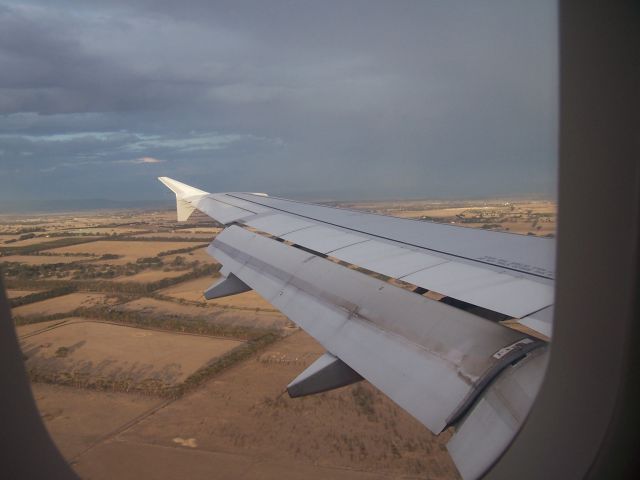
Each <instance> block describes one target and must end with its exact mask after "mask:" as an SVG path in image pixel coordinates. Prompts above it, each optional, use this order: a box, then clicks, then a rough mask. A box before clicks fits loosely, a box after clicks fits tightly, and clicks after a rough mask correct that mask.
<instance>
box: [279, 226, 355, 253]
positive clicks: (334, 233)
mask: <svg viewBox="0 0 640 480" xmlns="http://www.w3.org/2000/svg"><path fill="white" fill-rule="evenodd" d="M282 238H284V239H285V240H289V241H290V242H293V243H297V244H298V245H302V246H303V247H306V248H309V249H311V250H314V251H316V252H320V253H329V252H331V251H333V250H336V249H338V248H342V247H346V246H347V245H353V244H354V243H360V242H364V241H365V240H367V238H366V237H364V236H360V235H354V234H352V233H346V232H344V231H342V230H338V229H337V228H331V227H324V226H320V225H317V226H313V227H309V228H304V229H302V230H296V231H295V232H292V233H288V234H287V235H283V236H282Z"/></svg>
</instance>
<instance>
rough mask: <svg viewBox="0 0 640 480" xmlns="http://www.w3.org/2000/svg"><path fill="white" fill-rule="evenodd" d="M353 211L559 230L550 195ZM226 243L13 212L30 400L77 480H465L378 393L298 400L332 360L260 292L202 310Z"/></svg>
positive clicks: (141, 219) (7, 235)
mask: <svg viewBox="0 0 640 480" xmlns="http://www.w3.org/2000/svg"><path fill="white" fill-rule="evenodd" d="M340 206H343V207H347V208H353V209H361V210H366V211H372V212H377V213H382V214H389V215H396V216H400V217H404V218H411V219H414V220H416V221H434V222H440V223H449V224H456V225H462V226H466V227H474V228H483V229H489V230H501V231H509V232H512V233H521V234H527V235H539V236H552V235H554V233H555V222H556V207H555V204H554V203H552V202H549V201H545V200H537V199H524V200H513V199H493V200H481V201H429V200H410V201H396V202H359V203H353V202H352V203H343V204H341V205H340ZM219 232H220V228H219V225H217V224H215V223H213V222H212V221H211V220H210V219H208V218H206V217H204V216H202V215H194V216H192V217H191V218H190V219H189V221H188V222H187V223H184V224H179V223H177V222H176V221H175V211H173V210H171V211H170V210H166V211H165V210H163V211H135V210H131V211H105V212H83V213H73V214H54V215H50V214H47V215H31V216H12V215H2V216H0V267H1V268H2V270H3V271H4V275H5V283H6V285H7V286H8V289H9V297H10V299H11V301H12V302H14V304H15V305H16V306H15V307H14V308H13V314H14V317H15V318H16V323H17V325H18V326H17V332H18V335H19V337H20V341H21V344H22V347H23V352H24V354H25V361H26V367H27V369H28V371H29V374H30V376H31V379H32V382H33V385H32V386H33V392H34V395H35V397H36V401H37V403H38V406H39V408H40V410H41V413H42V416H43V420H44V421H45V423H46V425H47V428H48V429H49V431H50V432H51V434H52V436H53V438H54V439H55V441H56V443H57V444H58V445H59V447H60V448H61V450H62V453H63V455H64V456H65V458H67V460H69V461H70V462H71V463H72V465H73V467H74V468H75V470H76V471H77V472H78V473H79V474H80V475H81V476H83V477H87V478H94V479H102V478H104V479H110V478H124V479H144V478H153V479H169V478H171V479H173V478H194V479H198V478H203V479H204V478H207V479H209V478H220V479H227V478H240V479H271V478H273V479H278V480H282V479H298V478H310V479H333V478H345V479H388V478H403V479H413V478H416V479H417V478H429V479H451V478H457V473H456V470H455V467H454V466H453V464H452V463H451V460H450V459H449V457H448V454H447V452H446V449H445V444H446V440H447V436H448V433H443V434H441V435H440V436H439V437H436V436H433V435H431V434H430V433H429V432H428V431H427V430H426V429H425V428H424V427H423V426H422V425H421V424H420V423H419V422H417V421H416V420H414V419H413V418H411V417H410V416H409V415H407V414H406V413H405V412H404V411H403V410H401V409H400V408H398V407H396V406H395V404H394V403H393V402H391V401H390V400H389V399H388V398H387V397H386V396H384V395H383V394H382V393H380V392H379V391H378V390H376V389H375V388H374V387H373V386H371V385H370V384H368V383H367V382H361V383H359V384H356V385H352V386H350V387H345V388H342V389H338V390H335V391H332V392H327V393H324V394H320V395H316V396H312V397H307V398H301V399H290V398H289V397H288V396H287V395H286V394H284V388H285V386H286V385H287V384H288V383H289V382H290V381H291V380H292V379H293V378H295V377H296V376H297V375H298V374H299V373H300V372H301V371H302V370H304V368H305V367H306V366H308V365H310V364H311V362H313V361H314V360H315V359H316V358H317V357H318V356H319V355H321V354H322V353H323V349H322V347H321V346H320V345H319V344H317V343H316V342H315V341H314V340H313V339H312V338H311V337H309V336H308V335H306V334H305V333H303V332H302V331H300V330H298V329H297V328H295V327H294V326H293V324H292V323H291V321H290V320H289V319H288V318H287V317H285V316H284V315H282V314H281V313H280V312H278V311H277V310H276V309H274V308H273V307H272V306H271V305H270V304H268V303H267V302H266V301H264V300H263V299H262V298H260V297H259V295H257V294H256V293H255V292H247V293H243V294H240V295H236V296H231V297H225V298H221V299H217V300H214V301H205V300H204V298H203V296H202V293H203V291H204V290H205V289H206V288H207V287H209V286H210V285H211V284H212V283H213V282H214V281H215V279H216V278H218V273H217V270H218V268H219V266H218V265H217V264H216V261H215V259H213V258H212V257H210V256H209V255H208V254H207V253H206V248H205V247H204V245H205V244H208V243H210V242H211V241H212V240H213V238H214V237H215V235H216V234H218V233H219ZM7 242H8V243H7ZM35 292H37V295H31V294H32V293H35ZM28 295H30V296H28ZM27 296H28V297H27ZM24 299H26V300H24ZM24 301H27V302H30V303H26V304H24V305H19V303H17V302H24ZM18 305H19V306H18ZM79 308H81V310H78V309H79ZM79 315H81V317H79ZM140 392H144V395H140Z"/></svg>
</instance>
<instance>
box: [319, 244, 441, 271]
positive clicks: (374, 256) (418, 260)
mask: <svg viewBox="0 0 640 480" xmlns="http://www.w3.org/2000/svg"><path fill="white" fill-rule="evenodd" d="M331 256H332V257H336V258H338V259H340V260H344V261H345V262H349V263H352V264H354V265H358V266H359V267H362V268H366V269H367V270H371V271H373V272H377V273H381V274H383V275H387V276H388V277H392V278H400V277H403V276H405V275H408V274H410V273H413V272H415V271H417V270H421V269H423V268H426V267H432V266H435V265H438V264H441V263H444V262H446V261H447V260H445V259H443V258H442V257H438V256H435V255H429V254H427V253H421V252H417V251H415V250H410V249H408V248H404V247H398V246H395V245H393V244H391V243H385V242H380V241H378V240H368V241H366V242H364V243H358V244H355V245H351V246H348V247H344V248H340V249H338V250H334V251H333V252H331Z"/></svg>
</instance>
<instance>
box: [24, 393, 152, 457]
mask: <svg viewBox="0 0 640 480" xmlns="http://www.w3.org/2000/svg"><path fill="white" fill-rule="evenodd" d="M31 389H32V391H33V396H34V397H35V399H36V403H37V404H38V408H39V409H40V414H41V415H42V419H43V420H44V422H45V425H46V427H47V430H49V433H50V434H51V436H52V437H53V438H54V439H55V442H56V446H57V447H58V448H59V449H60V451H61V453H62V455H64V457H65V458H67V459H72V458H74V457H75V456H76V455H79V454H81V453H82V452H83V451H84V450H86V449H87V448H88V447H90V446H91V445H93V444H94V443H95V442H98V441H99V440H100V439H101V438H103V437H104V436H105V435H108V434H109V433H111V432H113V430H114V429H115V428H117V427H119V426H120V425H123V424H125V423H126V422H129V421H131V420H133V419H135V418H136V417H138V416H139V415H141V414H143V413H145V412H147V411H148V410H149V409H151V408H153V407H155V406H157V405H160V404H162V403H163V402H164V401H163V400H162V399H158V398H154V397H150V396H148V395H137V394H131V393H128V394H127V393H114V392H97V391H93V390H85V389H78V388H73V387H63V386H59V385H48V384H44V383H34V384H32V385H31Z"/></svg>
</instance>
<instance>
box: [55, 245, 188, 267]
mask: <svg viewBox="0 0 640 480" xmlns="http://www.w3.org/2000/svg"><path fill="white" fill-rule="evenodd" d="M197 244H198V243H193V244H191V242H139V241H105V240H101V241H97V242H90V243H82V244H80V245H72V246H69V247H62V248H55V249H52V250H49V253H53V254H68V253H72V254H73V253H87V254H89V255H95V256H98V257H100V256H102V255H118V256H119V257H120V258H117V259H112V260H110V261H109V263H111V264H114V265H118V264H125V263H127V262H135V261H136V260H138V259H139V258H143V257H155V256H156V255H158V254H159V253H161V252H167V251H170V250H178V249H182V248H187V247H190V246H194V245H197Z"/></svg>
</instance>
